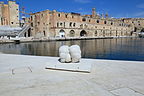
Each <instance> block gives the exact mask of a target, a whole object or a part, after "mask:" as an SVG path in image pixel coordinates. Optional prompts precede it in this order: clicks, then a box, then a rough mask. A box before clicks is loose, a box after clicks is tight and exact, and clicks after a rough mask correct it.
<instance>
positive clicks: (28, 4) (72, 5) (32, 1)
mask: <svg viewBox="0 0 144 96" xmlns="http://www.w3.org/2000/svg"><path fill="white" fill-rule="evenodd" d="M1 1H2V0H1ZM3 1H6V0H3ZM16 1H17V2H18V3H19V4H20V6H21V7H22V6H24V7H25V8H26V11H27V12H38V11H42V10H46V9H49V10H54V9H55V10H57V11H61V12H78V13H81V14H91V9H92V8H93V7H95V8H96V10H97V13H99V14H102V13H106V12H107V13H109V15H110V16H111V17H115V18H120V17H127V18H129V17H132V18H134V17H140V18H141V17H142V18H144V0H16Z"/></svg>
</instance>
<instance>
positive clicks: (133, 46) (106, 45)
mask: <svg viewBox="0 0 144 96" xmlns="http://www.w3.org/2000/svg"><path fill="white" fill-rule="evenodd" d="M73 44H78V45H79V46H80V47H81V50H82V57H83V58H92V59H111V60H131V61H144V38H117V39H95V40H74V41H52V42H31V43H21V44H12V43H11V44H0V52H3V53H6V54H22V55H36V56H52V57H57V56H58V49H59V47H60V46H62V45H69V46H70V45H73Z"/></svg>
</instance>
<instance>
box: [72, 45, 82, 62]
mask: <svg viewBox="0 0 144 96" xmlns="http://www.w3.org/2000/svg"><path fill="white" fill-rule="evenodd" d="M69 51H70V55H71V58H72V62H73V63H77V62H80V59H81V50H80V47H79V46H78V45H72V46H71V47H70V48H69Z"/></svg>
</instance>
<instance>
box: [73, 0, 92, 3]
mask: <svg viewBox="0 0 144 96" xmlns="http://www.w3.org/2000/svg"><path fill="white" fill-rule="evenodd" d="M74 1H75V2H78V3H90V2H91V0H74Z"/></svg>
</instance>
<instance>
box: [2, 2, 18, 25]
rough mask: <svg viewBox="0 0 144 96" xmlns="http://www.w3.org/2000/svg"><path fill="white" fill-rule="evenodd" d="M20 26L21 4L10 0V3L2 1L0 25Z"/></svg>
mask: <svg viewBox="0 0 144 96" xmlns="http://www.w3.org/2000/svg"><path fill="white" fill-rule="evenodd" d="M1 25H10V26H12V27H18V26H19V5H18V4H16V2H15V1H8V4H4V2H0V26H1Z"/></svg>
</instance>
